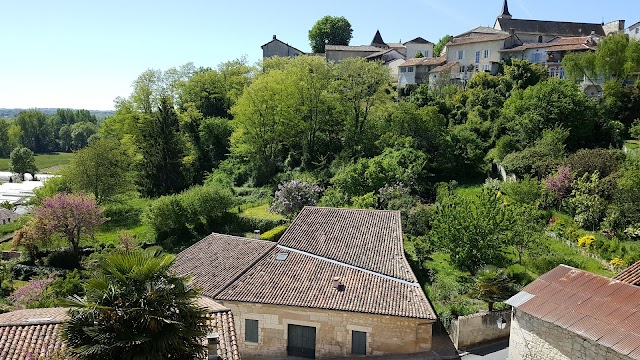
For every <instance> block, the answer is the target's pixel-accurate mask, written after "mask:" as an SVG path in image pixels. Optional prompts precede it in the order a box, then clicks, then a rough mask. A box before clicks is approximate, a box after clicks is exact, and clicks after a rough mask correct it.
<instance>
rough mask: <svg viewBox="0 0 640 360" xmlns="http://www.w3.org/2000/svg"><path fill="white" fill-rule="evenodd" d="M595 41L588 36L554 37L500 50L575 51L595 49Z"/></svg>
mask: <svg viewBox="0 0 640 360" xmlns="http://www.w3.org/2000/svg"><path fill="white" fill-rule="evenodd" d="M595 46H596V44H595V42H594V41H592V38H591V37H590V36H576V37H563V38H556V39H554V40H552V41H549V42H546V43H527V44H522V45H520V46H516V47H514V48H511V49H504V50H500V51H502V52H513V51H525V50H528V49H548V51H572V50H573V51H577V50H590V49H595Z"/></svg>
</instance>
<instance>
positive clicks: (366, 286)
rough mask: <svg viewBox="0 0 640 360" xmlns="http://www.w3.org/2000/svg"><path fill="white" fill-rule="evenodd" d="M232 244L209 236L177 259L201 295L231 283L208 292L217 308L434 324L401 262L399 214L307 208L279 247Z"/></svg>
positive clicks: (404, 262) (251, 242)
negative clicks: (301, 310) (273, 308)
mask: <svg viewBox="0 0 640 360" xmlns="http://www.w3.org/2000/svg"><path fill="white" fill-rule="evenodd" d="M232 238H234V239H233V241H234V244H233V245H231V244H229V243H228V242H227V241H228V239H229V237H228V236H227V235H219V234H212V235H210V236H208V237H207V238H205V239H203V240H202V241H200V242H198V243H196V244H195V245H193V246H192V247H190V248H189V249H187V250H185V252H183V253H181V254H180V255H178V258H177V259H176V269H181V270H179V271H178V272H181V273H183V272H185V270H187V271H186V272H187V273H191V274H192V275H193V282H194V283H195V284H196V285H198V286H200V287H203V288H204V286H208V285H209V284H212V283H215V282H216V278H218V277H220V276H222V277H223V278H225V279H229V278H231V279H234V280H231V281H230V282H226V281H223V283H224V282H226V285H224V286H222V289H221V290H218V287H211V286H209V288H213V289H214V291H213V292H211V291H210V292H207V291H205V292H204V294H205V295H207V296H212V297H213V298H214V299H215V300H220V301H238V302H249V303H262V304H274V305H285V306H296V307H309V308H318V309H326V310H338V311H351V312H360V313H370V314H378V315H390V316H400V317H412V318H420V319H430V320H435V319H436V315H435V313H434V311H433V309H432V308H431V305H430V303H429V301H428V300H427V298H426V296H425V294H424V292H423V291H422V289H421V287H420V285H419V284H418V282H417V280H416V277H415V275H414V274H413V272H412V270H411V267H410V266H409V263H408V262H407V260H406V258H405V257H404V248H403V243H402V228H401V223H400V213H399V212H395V211H375V210H356V209H335V208H321V207H305V208H304V209H303V210H302V211H301V212H300V214H299V215H298V216H297V217H296V219H295V220H294V221H293V223H292V224H291V226H290V227H289V228H288V229H287V231H285V233H284V234H283V236H282V238H281V239H280V241H279V242H278V243H272V242H267V241H262V240H253V239H246V238H235V237H232ZM217 240H221V241H217ZM243 242H244V243H246V244H243ZM257 244H261V245H257ZM247 246H251V247H256V251H249V250H247V248H246V247H247ZM205 251H206V252H207V255H202V256H194V254H195V253H198V252H205ZM238 252H241V253H242V254H240V255H239V254H237V253H238ZM185 253H187V254H189V255H186V254H185ZM247 254H252V256H249V257H248V258H246V257H247V256H248V255H247ZM256 257H259V258H258V260H257V261H255V262H254V259H255V258H256ZM225 259H235V260H234V262H236V263H238V264H242V266H240V265H238V266H234V267H229V266H225V265H224V260H225ZM219 263H222V264H223V268H222V269H220V268H218V264H219ZM243 267H244V268H243ZM224 272H229V273H228V274H223V275H221V273H224Z"/></svg>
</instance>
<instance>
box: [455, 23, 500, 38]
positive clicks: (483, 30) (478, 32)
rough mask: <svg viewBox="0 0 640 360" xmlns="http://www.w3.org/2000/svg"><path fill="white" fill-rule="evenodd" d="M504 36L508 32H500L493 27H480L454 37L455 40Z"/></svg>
mask: <svg viewBox="0 0 640 360" xmlns="http://www.w3.org/2000/svg"><path fill="white" fill-rule="evenodd" d="M504 34H508V32H506V31H502V30H498V29H494V28H492V27H487V26H478V27H477V28H475V29H471V30H469V31H467V32H463V33H462V34H460V35H456V36H454V38H461V37H470V36H484V35H504Z"/></svg>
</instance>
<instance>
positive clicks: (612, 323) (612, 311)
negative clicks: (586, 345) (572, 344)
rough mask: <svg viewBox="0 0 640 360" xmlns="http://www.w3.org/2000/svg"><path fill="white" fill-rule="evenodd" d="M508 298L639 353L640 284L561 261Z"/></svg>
mask: <svg viewBox="0 0 640 360" xmlns="http://www.w3.org/2000/svg"><path fill="white" fill-rule="evenodd" d="M506 303H507V304H509V305H511V306H513V307H515V308H517V309H518V310H519V311H522V312H524V313H527V314H529V315H531V316H533V317H535V318H538V319H540V320H542V321H545V322H548V323H552V324H555V325H557V326H559V327H561V328H564V329H566V330H568V331H571V332H574V333H575V334H576V337H582V338H586V339H589V340H591V341H594V342H596V343H598V344H600V345H602V346H605V347H609V348H611V349H613V350H614V351H617V352H619V353H621V354H623V355H627V356H629V357H630V358H633V359H640V311H639V310H640V287H637V286H634V285H631V284H627V283H624V282H622V281H618V280H615V279H609V278H606V277H604V276H600V275H595V274H592V273H590V272H587V271H583V270H579V269H575V268H573V267H570V266H566V265H560V266H558V267H556V268H555V269H553V270H551V271H549V272H547V273H546V274H544V275H542V276H540V277H539V278H538V279H536V280H534V281H533V282H532V283H530V284H529V285H527V286H526V287H525V288H524V289H522V291H521V292H519V293H518V294H516V295H514V296H513V297H512V298H510V299H509V300H507V301H506Z"/></svg>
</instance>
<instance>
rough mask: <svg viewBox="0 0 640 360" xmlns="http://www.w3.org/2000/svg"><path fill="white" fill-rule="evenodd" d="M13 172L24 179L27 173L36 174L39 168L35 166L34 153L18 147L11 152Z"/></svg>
mask: <svg viewBox="0 0 640 360" xmlns="http://www.w3.org/2000/svg"><path fill="white" fill-rule="evenodd" d="M11 171H12V172H14V173H18V174H20V177H21V178H24V174H25V173H29V174H35V173H36V172H37V171H38V168H37V167H36V164H35V159H34V157H33V151H31V150H29V149H27V148H25V147H17V148H15V149H13V151H11Z"/></svg>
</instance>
